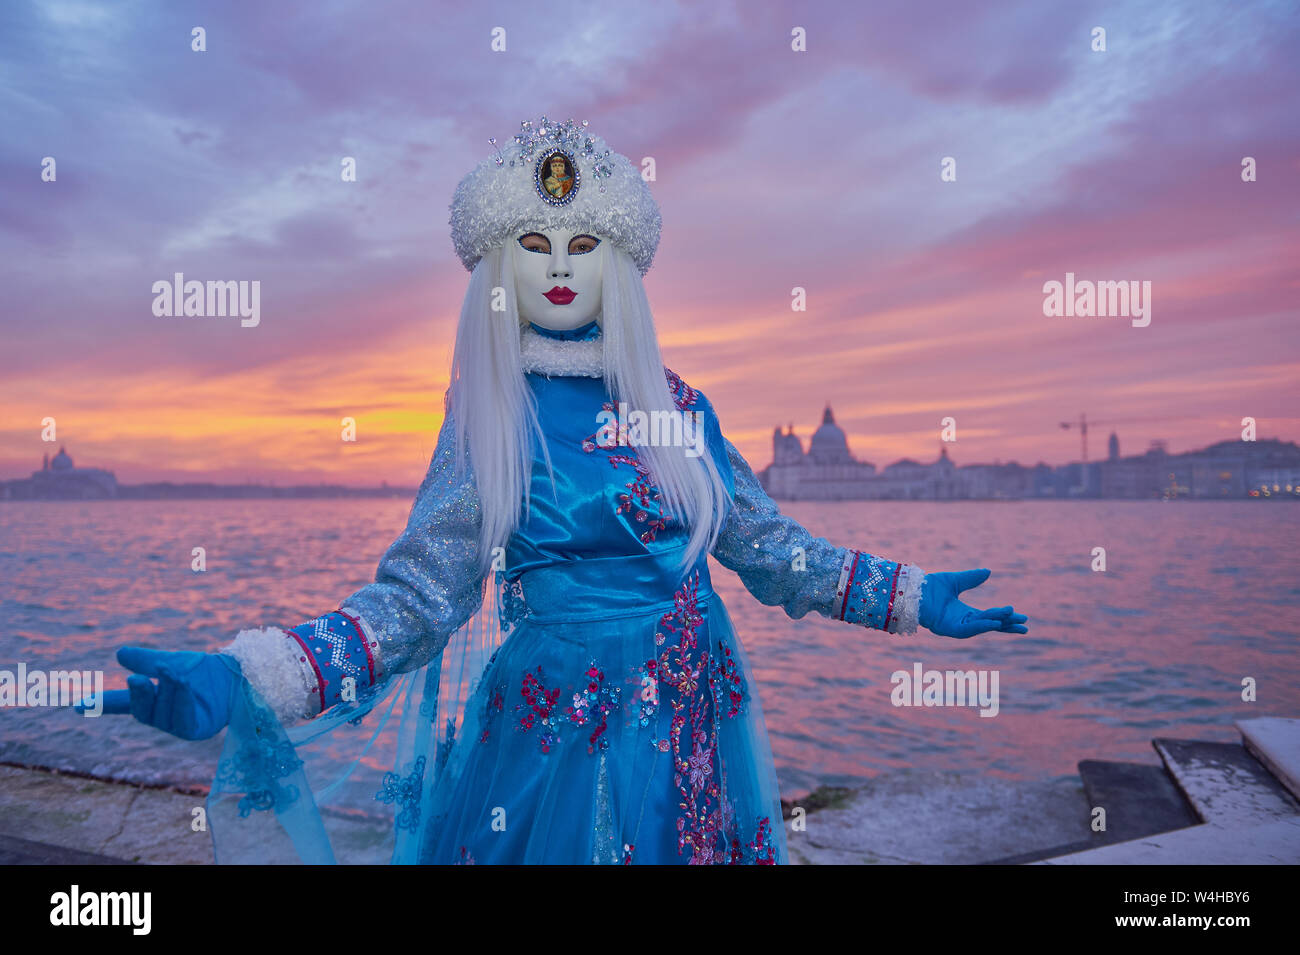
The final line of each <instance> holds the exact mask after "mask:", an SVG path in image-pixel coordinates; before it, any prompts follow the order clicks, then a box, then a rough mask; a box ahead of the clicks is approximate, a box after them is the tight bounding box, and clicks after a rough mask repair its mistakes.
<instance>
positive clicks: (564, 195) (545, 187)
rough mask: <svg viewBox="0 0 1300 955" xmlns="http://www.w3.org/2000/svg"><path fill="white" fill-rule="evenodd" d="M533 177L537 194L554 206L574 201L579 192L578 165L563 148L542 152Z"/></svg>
mask: <svg viewBox="0 0 1300 955" xmlns="http://www.w3.org/2000/svg"><path fill="white" fill-rule="evenodd" d="M533 178H534V179H535V180H536V182H537V194H538V195H539V196H541V197H542V199H543V200H545V201H546V202H549V203H550V204H551V205H553V206H562V205H565V204H566V203H569V202H572V201H573V197H574V196H576V195H577V194H578V184H579V182H580V180H579V177H578V165H577V163H575V162H574V161H573V157H572V156H571V155H569V153H567V152H565V151H564V150H563V149H552V150H548V151H547V152H544V153H542V155H541V156H540V157H539V158H538V160H537V166H536V168H535V169H534V170H533Z"/></svg>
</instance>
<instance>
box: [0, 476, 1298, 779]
mask: <svg viewBox="0 0 1300 955" xmlns="http://www.w3.org/2000/svg"><path fill="white" fill-rule="evenodd" d="M408 510H409V503H408V502H403V501H399V500H393V499H379V500H367V499H355V500H265V501H112V502H85V503H83V502H53V501H51V502H34V503H6V504H0V621H2V625H0V669H9V670H13V669H14V668H15V667H16V666H17V664H18V663H19V662H20V661H21V662H23V663H25V664H26V666H27V667H28V669H45V670H52V669H100V670H104V671H105V675H106V676H105V679H106V685H107V686H108V687H109V688H113V687H121V686H124V685H125V674H124V673H123V672H122V671H121V670H120V668H119V667H118V666H117V665H116V663H115V661H114V659H113V652H114V650H115V649H116V647H118V646H119V645H121V644H126V643H133V644H140V645H145V646H154V647H161V648H167V649H191V650H215V649H217V648H219V647H220V646H222V645H223V644H225V643H227V642H228V641H229V640H230V638H231V637H232V636H233V634H234V633H235V632H236V631H237V630H238V629H240V628H242V627H250V626H263V625H268V624H280V625H285V626H293V625H295V624H297V623H300V622H302V621H303V620H306V619H309V618H311V617H313V616H316V615H317V614H320V613H324V612H326V611H328V610H332V609H334V608H335V607H337V606H338V603H339V601H340V600H341V599H342V598H344V597H345V596H347V595H348V594H350V593H352V592H353V591H354V590H356V589H357V588H358V587H360V586H361V585H363V584H364V583H366V582H367V581H369V580H370V579H372V577H373V574H374V569H375V565H376V563H377V561H378V559H379V557H380V555H381V554H382V553H383V551H384V549H385V548H386V547H387V545H388V544H389V543H390V542H391V541H392V539H393V538H394V537H395V536H396V535H397V533H399V531H400V530H401V528H402V526H403V525H404V523H405V521H406V517H407V512H408ZM783 510H784V511H785V512H786V513H787V514H789V515H790V516H791V517H794V518H795V519H797V520H799V521H800V522H801V523H803V524H804V525H805V526H807V527H808V528H809V529H811V530H812V531H813V532H814V533H816V534H819V535H823V536H826V537H828V538H829V539H830V540H832V541H834V542H835V543H837V544H846V545H852V546H856V547H858V548H860V549H862V550H866V551H869V552H873V553H879V554H883V555H885V556H889V557H893V558H896V559H902V560H909V561H911V562H913V563H916V564H918V565H920V566H921V567H922V568H923V569H925V570H927V571H931V570H960V569H965V568H968V567H981V566H983V567H989V568H991V569H992V570H993V576H992V578H991V579H990V580H989V581H988V582H987V583H985V584H984V585H983V586H982V587H980V588H979V589H978V590H976V591H973V592H968V594H967V598H968V602H970V603H974V604H977V605H980V606H985V607H991V606H998V605H1003V604H1014V605H1015V607H1016V609H1017V610H1019V611H1021V612H1024V613H1027V614H1028V615H1029V618H1030V632H1029V634H1028V635H1011V634H996V635H995V634H986V635H983V636H980V637H976V638H974V639H972V640H967V641H957V640H949V639H945V638H941V637H936V636H933V635H930V634H928V633H924V632H920V633H918V634H916V635H913V636H910V637H906V636H892V635H889V634H885V633H882V632H880V631H875V630H864V629H860V628H856V627H851V626H849V625H846V624H843V623H837V622H832V621H828V620H825V619H823V618H820V617H815V616H813V617H805V618H803V619H801V620H790V619H789V618H788V617H786V616H785V614H784V613H783V612H782V611H781V610H780V609H779V608H773V607H764V606H762V605H760V604H758V603H757V602H756V601H755V600H754V599H753V598H752V597H750V596H749V595H748V593H747V592H746V591H745V590H744V587H743V586H742V585H741V583H740V581H739V579H738V578H736V576H735V575H734V574H732V573H731V572H729V571H727V570H725V569H723V568H722V567H720V566H718V565H716V564H715V565H714V567H713V571H714V586H715V588H716V589H717V590H718V591H719V592H720V593H721V594H722V596H723V598H724V599H725V601H726V603H727V607H728V609H729V610H730V612H731V615H732V617H733V620H734V621H735V624H736V628H737V630H738V631H739V633H740V635H741V638H742V640H743V641H744V642H745V645H746V648H747V649H748V651H749V655H750V658H751V661H752V663H753V665H754V667H755V670H756V677H757V680H758V683H759V693H760V696H761V699H762V702H763V706H764V709H765V713H766V718H767V725H768V729H769V731H770V733H771V736H772V744H773V749H774V751H775V755H776V762H777V770H778V774H779V776H780V779H781V785H782V790H783V792H784V793H785V794H786V795H796V794H799V793H802V792H806V791H807V790H809V789H811V788H814V787H816V786H817V785H820V784H851V783H853V782H859V781H862V780H864V779H866V778H869V777H871V776H873V775H876V774H878V773H882V772H888V771H890V770H894V769H900V768H905V767H911V768H918V769H931V770H957V771H962V772H970V773H978V774H992V775H995V776H1000V777H1003V778H1010V779H1042V778H1048V777H1054V776H1058V775H1062V774H1066V773H1072V772H1074V770H1075V764H1076V763H1077V761H1078V760H1080V759H1085V758H1103V759H1122V760H1135V761H1142V762H1149V763H1155V762H1156V761H1157V760H1156V757H1155V754H1154V752H1153V751H1152V748H1151V742H1150V741H1151V738H1152V737H1155V736H1181V737H1189V738H1191V737H1194V738H1200V739H1211V740H1232V739H1235V738H1237V733H1236V731H1235V730H1234V728H1233V721H1234V720H1238V719H1244V718H1250V717H1256V716H1300V654H1297V649H1300V553H1298V552H1297V546H1296V544H1297V540H1300V535H1298V534H1297V530H1298V529H1300V507H1296V506H1294V505H1293V504H1283V503H1274V502H1264V501H1259V502H1256V501H1241V502H1231V503H1213V502H1196V501H1177V502H1168V503H1166V502H1157V501H1151V502H1145V501H1077V502H1076V501H1071V502H1058V501H1007V502H965V501H963V502H874V501H873V502H841V503H829V502H828V503H820V502H819V503H811V502H800V503H793V504H787V505H784V506H783ZM194 547H203V548H205V549H206V553H207V571H206V572H205V573H194V572H193V571H191V569H190V562H191V549H192V548H194ZM1095 547H1104V548H1105V549H1106V570H1105V571H1104V572H1094V571H1093V570H1092V569H1091V565H1092V562H1093V557H1092V552H1093V548H1095ZM917 663H920V664H921V665H922V666H923V667H924V668H925V669H927V670H952V669H961V670H970V669H981V670H996V671H997V674H998V686H999V691H1000V701H999V712H998V714H997V716H996V717H994V718H984V717H981V716H980V715H979V711H978V709H976V708H974V707H967V708H957V707H895V706H894V705H892V703H891V700H890V695H891V690H892V689H893V687H892V684H891V682H890V675H891V674H892V673H894V672H895V671H898V670H906V671H909V672H910V671H912V669H913V667H914V665H915V664H917ZM1243 681H1254V685H1255V687H1256V695H1257V700H1256V702H1244V701H1243V699H1242V693H1243V691H1242V685H1243ZM218 752H219V740H209V741H205V742H202V743H187V742H183V741H181V740H177V739H173V738H171V737H168V736H165V735H163V734H161V733H158V732H156V731H153V730H151V729H149V728H147V727H144V726H141V725H139V724H137V723H135V722H134V721H133V720H131V719H130V718H127V717H103V718H100V719H97V720H92V719H84V718H81V717H78V716H76V715H75V714H74V713H72V712H70V711H67V710H60V709H36V708H32V709H15V708H8V707H6V708H0V761H12V762H19V763H28V764H36V765H44V766H52V767H59V768H65V769H75V770H80V771H86V772H93V773H96V774H105V775H110V776H114V777H118V778H125V779H131V780H137V781H144V782H168V783H176V784H181V785H206V784H207V783H208V782H209V781H210V779H211V773H212V769H213V767H214V765H215V762H216V757H217V754H218Z"/></svg>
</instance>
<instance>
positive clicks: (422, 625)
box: [224, 415, 484, 722]
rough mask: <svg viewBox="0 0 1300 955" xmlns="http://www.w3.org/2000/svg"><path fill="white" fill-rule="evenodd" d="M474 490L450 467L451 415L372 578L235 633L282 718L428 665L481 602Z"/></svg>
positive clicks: (237, 649)
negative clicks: (341, 596) (291, 621)
mask: <svg viewBox="0 0 1300 955" xmlns="http://www.w3.org/2000/svg"><path fill="white" fill-rule="evenodd" d="M480 524H481V515H480V511H479V500H478V492H477V490H476V488H475V484H474V479H473V473H472V470H471V469H470V468H469V466H468V463H467V466H466V467H465V468H464V469H463V471H462V472H461V473H459V474H458V473H457V468H456V455H455V432H454V430H453V427H452V423H451V416H450V415H448V416H447V418H446V420H445V421H444V423H443V427H442V431H441V433H440V434H439V435H438V445H437V448H436V449H435V451H434V453H433V460H432V461H431V462H430V465H429V470H428V473H427V474H426V475H425V478H424V481H423V482H422V483H421V485H420V489H419V491H418V492H417V494H416V497H415V504H414V505H413V506H412V508H411V514H410V517H409V519H408V520H407V524H406V529H405V530H404V531H403V532H402V534H401V535H400V536H399V537H398V538H397V540H396V541H394V542H393V544H392V545H391V546H390V547H389V548H388V550H387V551H386V552H385V554H384V556H383V558H382V559H381V560H380V561H379V568H378V570H377V571H376V573H375V581H374V583H371V584H367V585H366V586H365V587H362V588H361V589H360V590H358V591H357V592H356V593H354V594H353V595H352V596H350V597H348V598H347V599H346V600H344V601H343V602H342V604H341V605H340V607H339V609H338V610H336V611H333V612H331V613H327V614H324V615H322V616H320V617H317V618H315V619H314V620H310V621H308V622H306V623H303V624H300V625H299V626H297V627H294V628H292V629H278V628H268V629H266V630H256V631H242V632H240V633H239V634H238V635H237V637H236V639H235V642H234V643H233V644H232V645H231V646H230V647H229V648H227V649H226V651H224V652H227V653H230V655H231V656H234V657H236V658H237V659H238V660H239V661H240V665H241V668H242V670H243V672H244V675H245V676H246V677H247V678H248V680H249V682H250V683H252V684H253V686H254V687H255V688H256V689H257V690H258V691H259V692H260V693H261V694H262V696H263V697H264V698H265V699H266V700H267V702H268V703H270V705H271V706H272V708H273V709H274V710H275V711H276V714H277V715H278V716H279V717H280V718H281V719H282V720H284V721H286V722H289V721H292V720H295V719H300V718H305V717H312V716H315V715H317V714H319V713H321V712H323V711H324V710H326V709H328V708H329V707H331V706H333V705H334V704H335V703H338V702H339V701H340V699H342V698H343V697H342V694H343V693H344V691H345V687H346V686H347V681H349V680H350V681H352V685H353V687H354V688H356V689H365V688H367V687H369V686H372V685H374V684H376V683H378V682H380V681H381V680H383V679H385V678H386V677H388V676H391V675H393V674H395V673H402V672H405V671H408V670H414V669H417V668H419V667H421V666H423V665H424V664H425V663H427V662H429V660H430V659H432V658H433V656H434V655H435V654H437V653H438V652H439V651H441V650H442V648H443V647H444V646H445V645H446V643H447V639H448V637H450V635H451V634H452V633H453V632H455V630H456V629H457V628H458V627H459V626H460V625H461V624H463V623H464V622H465V621H466V620H468V619H469V617H470V615H471V614H473V613H474V612H475V611H476V610H477V609H478V607H479V605H480V604H481V603H482V600H483V579H484V573H483V571H482V570H481V569H480V567H479V562H478V535H479V528H480Z"/></svg>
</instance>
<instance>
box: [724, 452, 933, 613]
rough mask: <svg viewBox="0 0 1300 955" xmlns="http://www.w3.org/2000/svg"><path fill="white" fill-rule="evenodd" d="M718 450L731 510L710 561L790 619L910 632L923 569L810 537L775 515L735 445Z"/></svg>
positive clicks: (918, 601)
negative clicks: (728, 478) (728, 474)
mask: <svg viewBox="0 0 1300 955" xmlns="http://www.w3.org/2000/svg"><path fill="white" fill-rule="evenodd" d="M724 441H725V439H724ZM725 446H726V449H727V460H728V462H729V463H730V465H731V470H732V473H733V475H734V479H735V492H734V498H733V503H734V506H733V507H732V508H731V512H730V514H729V515H728V517H727V520H726V523H725V524H724V525H723V528H722V532H721V533H720V534H719V536H718V541H717V544H716V546H715V547H714V549H713V556H714V557H715V558H717V560H718V562H719V563H721V564H722V566H724V567H727V568H729V569H731V570H734V571H735V572H736V573H737V575H739V577H740V579H741V582H742V583H744V585H745V587H746V589H747V590H749V592H750V593H751V594H753V595H754V597H755V598H756V599H757V600H758V601H759V602H760V603H764V604H767V605H769V606H780V607H781V608H782V609H784V610H785V612H786V613H787V614H788V615H789V616H791V617H794V618H799V617H802V616H804V615H805V614H806V613H808V611H810V610H815V611H816V612H817V613H820V614H822V615H823V616H826V617H831V618H832V619H836V620H846V621H848V622H849V623H855V624H858V625H859V626H863V627H871V628H874V629H877V630H884V631H886V632H888V633H912V632H913V631H915V630H916V628H917V614H918V611H919V607H920V599H921V583H922V581H923V580H924V578H925V572H924V571H923V570H921V569H920V568H919V567H917V566H915V565H914V564H907V563H901V562H898V561H893V560H889V559H887V558H885V557H876V556H873V555H871V554H868V553H865V552H863V551H860V550H856V549H854V548H851V547H837V546H835V545H834V544H832V543H831V542H830V541H828V540H826V538H824V537H813V536H812V534H811V533H810V532H809V531H808V530H807V529H806V528H805V527H804V526H803V525H801V524H800V523H799V522H798V521H795V520H792V519H791V518H789V517H786V516H785V515H783V514H782V513H781V512H780V510H779V509H778V508H777V506H776V503H775V502H774V501H773V500H772V499H771V498H770V497H768V496H767V493H766V492H765V491H764V490H763V488H762V485H761V484H759V481H758V478H757V477H756V476H755V475H754V471H753V469H752V468H750V466H749V463H748V462H747V461H746V460H745V459H744V457H742V456H741V454H740V452H739V451H737V450H736V447H735V445H733V444H732V443H731V442H730V441H725Z"/></svg>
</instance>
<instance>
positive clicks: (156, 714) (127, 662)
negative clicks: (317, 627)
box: [75, 647, 243, 739]
mask: <svg viewBox="0 0 1300 955" xmlns="http://www.w3.org/2000/svg"><path fill="white" fill-rule="evenodd" d="M117 662H118V663H120V664H122V666H124V667H126V668H127V669H128V670H134V671H135V672H134V673H133V674H131V676H129V677H127V678H126V685H127V689H125V690H108V691H107V692H106V693H104V701H103V702H104V712H105V713H130V714H131V715H132V716H134V717H135V718H136V719H137V720H139V721H140V722H141V723H147V724H148V725H149V726H153V727H156V728H157V729H160V730H162V731H164V732H166V733H171V734H172V735H173V736H179V737H180V738H181V739H207V738H208V737H209V736H215V735H217V733H219V732H220V731H221V729H222V728H223V727H224V726H225V725H226V724H227V723H229V722H230V710H231V701H232V698H233V697H234V692H235V690H236V688H237V687H238V686H239V684H240V682H241V681H242V680H243V674H242V672H241V671H240V669H239V661H238V660H236V659H235V658H234V657H228V656H226V655H225V654H221V653H195V652H194V651H191V650H179V651H172V650H149V649H146V648H145V647H121V648H119V649H118V651H117ZM150 677H157V679H158V682H157V683H154V681H153V680H151V679H149V678H150ZM92 706H93V698H91V699H88V700H83V701H82V702H81V703H79V704H77V706H76V707H75V709H76V710H77V711H78V712H84V711H85V710H86V709H88V708H91V707H92Z"/></svg>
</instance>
